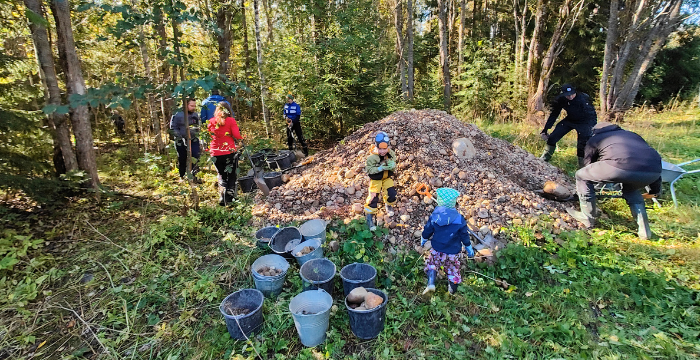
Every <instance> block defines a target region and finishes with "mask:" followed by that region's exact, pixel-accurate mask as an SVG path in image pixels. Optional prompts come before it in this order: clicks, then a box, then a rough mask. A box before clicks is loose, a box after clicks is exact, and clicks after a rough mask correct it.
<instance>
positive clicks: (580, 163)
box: [578, 156, 585, 169]
mask: <svg viewBox="0 0 700 360" xmlns="http://www.w3.org/2000/svg"><path fill="white" fill-rule="evenodd" d="M584 166H585V165H583V158H582V157H580V156H579V157H578V168H579V169H580V168H582V167H584Z"/></svg>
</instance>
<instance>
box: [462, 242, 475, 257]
mask: <svg viewBox="0 0 700 360" xmlns="http://www.w3.org/2000/svg"><path fill="white" fill-rule="evenodd" d="M463 249H464V251H465V252H466V253H467V257H469V258H473V257H474V248H473V247H472V246H471V245H469V246H464V247H463Z"/></svg>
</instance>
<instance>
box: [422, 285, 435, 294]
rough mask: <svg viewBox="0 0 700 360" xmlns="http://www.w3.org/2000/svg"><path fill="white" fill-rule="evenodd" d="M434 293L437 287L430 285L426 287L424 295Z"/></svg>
mask: <svg viewBox="0 0 700 360" xmlns="http://www.w3.org/2000/svg"><path fill="white" fill-rule="evenodd" d="M432 292H435V285H428V286H426V287H425V290H423V295H425V294H427V293H432Z"/></svg>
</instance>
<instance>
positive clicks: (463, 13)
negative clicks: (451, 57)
mask: <svg viewBox="0 0 700 360" xmlns="http://www.w3.org/2000/svg"><path fill="white" fill-rule="evenodd" d="M466 19H467V1H466V0H461V1H460V3H459V39H458V40H457V41H459V43H458V44H457V53H458V55H459V59H457V78H458V79H459V77H460V76H461V75H462V71H464V69H463V63H464V53H463V50H464V22H465V21H466Z"/></svg>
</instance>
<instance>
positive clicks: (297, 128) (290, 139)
mask: <svg viewBox="0 0 700 360" xmlns="http://www.w3.org/2000/svg"><path fill="white" fill-rule="evenodd" d="M292 131H294V133H295V134H296V135H297V139H299V144H301V147H302V148H303V149H304V154H305V155H309V148H308V147H307V146H306V141H305V140H304V134H302V133H301V122H300V121H293V122H292V127H291V129H290V128H289V126H287V147H288V148H289V150H293V149H294V136H292Z"/></svg>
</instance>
